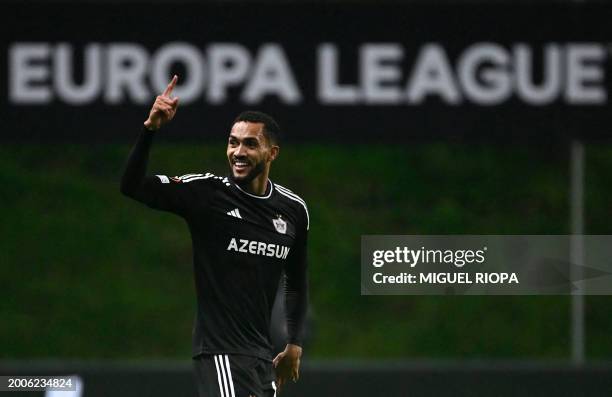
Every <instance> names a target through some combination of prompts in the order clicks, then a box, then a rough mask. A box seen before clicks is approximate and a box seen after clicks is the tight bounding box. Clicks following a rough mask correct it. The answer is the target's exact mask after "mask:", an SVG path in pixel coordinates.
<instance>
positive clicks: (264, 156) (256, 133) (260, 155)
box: [227, 121, 278, 190]
mask: <svg viewBox="0 0 612 397" xmlns="http://www.w3.org/2000/svg"><path fill="white" fill-rule="evenodd" d="M277 155H278V146H276V145H271V144H270V141H269V140H268V138H267V137H266V134H265V132H264V125H263V123H252V122H248V121H239V122H237V123H235V124H234V126H233V127H232V131H231V132H230V136H229V139H228V142H227V160H228V162H229V166H230V172H231V175H232V179H233V180H234V181H236V182H237V183H238V184H240V185H248V184H250V183H251V182H253V181H255V182H257V185H259V186H265V184H266V182H267V180H268V173H269V171H270V164H271V163H272V161H273V160H274V159H275V158H276V156H277ZM260 179H261V180H260ZM253 190H258V189H253Z"/></svg>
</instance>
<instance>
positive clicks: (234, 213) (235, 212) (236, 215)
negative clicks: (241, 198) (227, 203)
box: [227, 208, 242, 219]
mask: <svg viewBox="0 0 612 397" xmlns="http://www.w3.org/2000/svg"><path fill="white" fill-rule="evenodd" d="M227 214H228V215H229V216H233V217H234V218H239V219H242V216H240V211H239V210H238V208H236V209H233V210H231V211H228V212H227Z"/></svg>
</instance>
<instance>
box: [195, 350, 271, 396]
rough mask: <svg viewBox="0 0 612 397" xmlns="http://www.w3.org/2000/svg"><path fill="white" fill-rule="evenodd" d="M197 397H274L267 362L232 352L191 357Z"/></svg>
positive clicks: (269, 364) (268, 362)
mask: <svg viewBox="0 0 612 397" xmlns="http://www.w3.org/2000/svg"><path fill="white" fill-rule="evenodd" d="M193 365H194V369H195V377H196V384H197V388H198V395H199V397H251V396H253V397H276V384H275V383H274V379H275V376H274V368H273V366H272V363H271V362H270V361H266V360H262V359H261V358H257V357H251V356H242V355H234V354H215V355H209V354H203V355H200V356H198V357H196V358H194V359H193Z"/></svg>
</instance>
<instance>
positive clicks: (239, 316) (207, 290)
mask: <svg viewBox="0 0 612 397" xmlns="http://www.w3.org/2000/svg"><path fill="white" fill-rule="evenodd" d="M176 82H177V76H174V77H173V78H172V81H171V82H170V83H169V84H168V87H167V88H166V90H165V91H164V92H163V94H161V95H159V96H158V97H157V98H156V100H155V103H154V104H153V107H152V108H151V111H150V114H149V117H148V119H147V120H146V121H145V122H144V129H143V131H142V132H141V134H140V136H139V138H138V141H137V142H136V145H135V146H134V148H133V149H132V152H131V153H130V156H129V158H128V161H127V166H126V169H125V172H124V175H123V178H122V180H121V191H122V193H123V194H125V195H127V196H129V197H131V198H133V199H135V200H137V201H139V202H141V203H144V204H147V205H148V206H149V207H152V208H155V209H159V210H164V211H170V212H173V213H176V214H178V215H180V216H182V217H183V218H184V219H185V220H186V221H187V224H188V226H189V230H190V231H191V237H192V241H193V264H194V274H195V285H196V293H197V313H196V319H195V325H194V332H193V358H194V364H195V371H196V378H197V380H198V392H199V395H200V396H201V397H204V396H206V397H213V396H214V397H272V396H275V395H276V388H277V386H278V387H279V388H280V387H281V386H282V385H283V383H285V382H286V381H287V380H288V379H291V380H293V381H296V380H297V379H298V377H299V367H300V357H301V355H302V348H301V339H302V333H303V324H304V319H305V315H306V308H307V299H308V298H307V290H308V287H307V275H306V243H307V237H308V227H309V217H308V210H307V208H306V203H305V202H304V200H302V199H301V198H300V197H299V196H297V195H296V194H295V193H293V192H292V191H290V190H289V189H287V188H285V187H282V186H280V185H278V184H275V183H272V181H270V180H269V179H268V175H269V173H270V166H271V164H272V161H274V159H275V158H276V157H277V156H278V153H279V146H278V143H279V141H278V139H279V136H278V135H279V133H280V129H279V127H278V125H277V124H276V122H275V121H274V120H273V119H272V118H271V117H270V116H268V115H266V114H264V113H261V112H243V113H241V114H240V115H239V116H238V117H237V118H236V120H234V124H233V126H232V129H231V132H230V135H229V140H228V145H227V159H228V161H229V166H230V173H229V174H230V175H229V177H221V176H215V175H213V174H211V173H193V174H186V175H183V176H180V177H168V176H166V175H156V176H146V175H145V174H146V168H147V161H148V156H149V149H150V147H151V144H152V141H153V137H154V135H155V134H156V133H157V132H156V131H158V130H159V129H160V128H161V127H162V126H163V125H164V124H165V123H167V122H169V121H170V120H172V118H173V117H174V115H175V114H176V110H177V107H178V102H179V99H178V98H172V96H171V95H172V90H173V89H174V87H175V85H176ZM283 270H284V274H285V298H286V307H287V310H286V311H287V332H288V341H287V345H286V348H285V350H284V351H283V352H281V353H280V354H278V355H277V356H276V357H275V358H274V360H272V350H271V343H270V336H269V328H270V316H271V311H272V305H273V303H274V297H275V294H276V289H277V287H278V285H279V281H280V277H281V275H282V272H283ZM274 372H275V373H276V377H275V376H274ZM275 380H276V382H275Z"/></svg>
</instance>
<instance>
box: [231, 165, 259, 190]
mask: <svg viewBox="0 0 612 397" xmlns="http://www.w3.org/2000/svg"><path fill="white" fill-rule="evenodd" d="M229 168H230V172H229V174H230V179H231V180H233V181H234V182H236V184H237V185H239V186H240V187H244V186H247V185H248V184H249V183H251V182H252V181H253V179H255V178H257V177H258V176H259V175H260V174H261V173H262V172H263V171H264V169H265V168H266V163H265V161H260V162H259V163H257V164H255V165H253V167H252V168H251V171H249V173H248V174H246V175H245V176H236V175H234V170H233V169H232V164H231V163H230V165H229Z"/></svg>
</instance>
